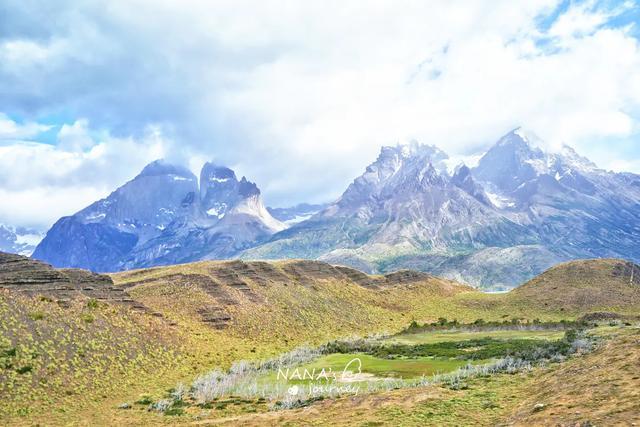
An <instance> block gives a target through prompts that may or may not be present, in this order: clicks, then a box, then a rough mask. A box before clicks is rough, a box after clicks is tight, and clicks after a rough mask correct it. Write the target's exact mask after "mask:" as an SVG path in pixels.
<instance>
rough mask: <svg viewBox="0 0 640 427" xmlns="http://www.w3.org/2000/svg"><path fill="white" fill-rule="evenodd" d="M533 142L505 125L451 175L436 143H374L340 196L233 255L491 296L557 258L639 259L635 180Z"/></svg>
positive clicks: (638, 182) (638, 181) (639, 198)
mask: <svg viewBox="0 0 640 427" xmlns="http://www.w3.org/2000/svg"><path fill="white" fill-rule="evenodd" d="M538 145H540V141H539V140H538V139H537V138H536V137H535V136H534V135H532V134H527V133H526V132H524V131H523V130H522V129H515V130H513V131H511V132H509V133H508V134H507V135H505V136H504V137H502V138H501V139H500V140H499V141H498V142H497V143H496V144H495V145H494V146H493V147H492V148H491V149H489V150H488V151H487V153H485V154H484V156H482V158H481V160H480V162H479V164H478V166H477V167H475V168H469V167H467V166H465V165H461V166H459V167H457V168H456V170H455V171H449V170H447V168H446V160H447V158H448V156H447V155H446V154H445V153H443V152H442V151H441V150H439V149H438V148H436V147H434V146H425V145H420V144H416V143H413V144H409V145H403V146H396V147H384V148H383V149H382V151H381V153H380V155H379V157H378V159H376V161H375V162H374V163H372V164H371V165H370V166H368V167H367V169H366V170H365V172H364V174H363V175H361V176H360V177H358V178H357V179H356V180H355V181H354V182H353V183H352V184H351V185H350V186H349V187H348V188H347V190H346V191H345V192H344V194H343V195H342V197H340V199H339V200H337V201H336V202H335V203H333V204H331V205H330V206H328V207H327V208H325V209H324V210H323V211H322V212H320V213H318V214H316V215H314V216H313V217H311V218H309V219H308V220H306V221H303V222H300V223H299V224H296V225H294V226H293V227H291V228H290V229H287V230H285V231H283V232H280V233H277V234H275V235H274V236H273V237H272V238H271V239H270V240H269V242H267V243H265V244H263V245H260V246H258V247H256V248H252V249H249V250H248V251H246V252H245V253H244V254H243V257H246V258H255V257H257V258H283V257H285V258H286V257H293V258H295V257H308V258H317V259H321V260H324V261H328V262H333V263H341V264H347V265H351V266H354V267H356V268H360V269H363V270H365V271H368V272H385V271H392V270H396V269H401V268H412V269H418V270H422V271H428V272H430V273H434V274H439V275H443V276H445V277H450V278H454V279H456V280H461V281H464V282H467V283H471V284H474V285H477V286H481V287H490V288H492V289H500V288H510V287H513V286H515V285H517V284H519V283H522V282H524V281H526V280H528V279H530V278H531V277H533V276H534V275H536V274H539V273H540V272H542V271H544V270H545V269H547V268H548V267H550V266H551V265H553V264H555V263H557V262H560V261H564V260H570V259H578V258H600V257H607V258H612V257H617V258H627V259H632V260H636V261H637V260H639V259H640V247H638V245H636V244H634V242H635V241H636V240H637V237H638V236H640V176H638V175H634V174H630V173H613V172H608V171H604V170H602V169H598V168H597V167H596V165H595V164H593V163H592V162H590V161H589V160H588V159H585V158H583V157H581V156H579V155H578V154H577V153H576V152H575V151H574V150H572V149H571V148H570V147H567V146H565V147H563V149H562V150H560V151H559V152H545V151H543V150H542V149H541V148H539V146H538Z"/></svg>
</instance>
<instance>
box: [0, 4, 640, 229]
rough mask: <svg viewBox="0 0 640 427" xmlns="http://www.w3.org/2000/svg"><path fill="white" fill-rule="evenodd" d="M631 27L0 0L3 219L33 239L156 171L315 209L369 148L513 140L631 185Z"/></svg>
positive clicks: (637, 90)
mask: <svg viewBox="0 0 640 427" xmlns="http://www.w3.org/2000/svg"><path fill="white" fill-rule="evenodd" d="M639 24H640V5H639V4H638V2H637V1H616V2H613V1H605V2H596V1H577V2H571V1H555V0H535V1H526V2H513V1H511V0H509V1H507V0H505V1H502V0H486V1H481V0H478V1H440V2H439V1H433V2H423V1H337V0H336V1H328V2H322V4H320V2H302V1H284V0H282V1H251V0H241V1H228V2H226V1H217V2H209V1H204V0H202V1H200V0H198V1H196V0H190V1H177V0H175V1H163V2H157V1H152V0H130V1H127V2H108V3H105V2H98V1H91V0H89V1H71V0H61V1H56V2H49V1H30V0H17V1H14V0H0V198H1V199H2V200H3V203H2V204H0V222H5V223H11V224H13V225H30V226H38V227H40V228H46V227H48V226H49V225H50V224H51V223H52V222H53V221H55V220H56V219H57V218H58V217H59V216H62V215H68V214H72V213H74V212H75V211H77V210H79V209H80V208H82V207H83V206H85V205H87V204H88V203H90V202H92V201H94V200H96V199H98V198H100V197H104V196H105V195H106V194H108V193H109V192H110V191H111V190H113V189H114V188H115V187H116V186H118V185H120V184H122V183H123V182H125V181H126V180H128V179H130V178H131V177H133V176H135V175H136V173H137V172H138V171H139V170H140V169H141V168H142V167H143V166H144V165H145V164H146V163H148V162H150V161H152V160H154V159H156V158H158V157H165V158H168V159H170V160H173V161H176V162H181V163H184V164H187V165H188V166H190V167H191V168H193V169H194V170H197V169H198V167H199V166H200V165H201V164H202V163H203V162H204V161H207V160H214V161H216V162H218V163H221V164H226V165H228V166H230V167H233V168H234V169H236V170H237V172H238V173H239V174H244V175H246V176H247V177H248V178H249V179H251V180H254V181H256V182H257V183H258V185H259V186H260V188H261V189H262V191H263V194H264V196H265V198H266V201H267V203H268V204H271V205H278V206H284V205H289V204H294V203H298V202H303V201H309V202H318V201H326V200H331V199H333V198H335V197H337V196H338V195H339V194H340V193H341V192H342V191H343V190H344V189H345V188H346V186H347V185H348V184H349V182H350V181H351V180H352V179H353V178H355V177H356V176H357V175H359V174H360V173H361V172H362V170H363V168H364V167H365V166H366V165H367V164H368V163H370V162H371V161H372V160H373V159H375V157H376V155H377V153H378V151H379V149H380V146H382V145H391V144H396V143H398V142H404V141H409V140H412V139H417V140H418V141H420V142H424V143H428V144H435V145H437V146H439V147H440V148H442V149H443V150H445V151H446V152H448V153H449V154H450V155H452V156H454V157H456V158H460V159H464V158H468V156H472V155H475V154H478V153H481V152H482V151H483V150H486V148H487V147H488V146H489V145H490V144H492V143H493V142H495V141H496V140H497V139H498V138H499V137H500V136H501V135H502V134H504V133H506V132H507V131H509V130H510V129H513V128H514V127H516V126H519V125H522V126H524V127H526V128H527V129H530V130H532V131H533V132H535V133H536V134H538V135H539V136H540V137H541V138H542V139H543V140H544V141H545V144H546V146H547V147H546V148H548V149H550V150H553V149H555V148H557V147H558V146H560V145H561V144H563V143H567V144H569V145H572V146H574V147H575V148H576V149H577V150H578V151H579V152H580V153H582V154H584V155H587V156H588V157H590V158H591V159H592V160H594V161H595V162H596V163H598V164H599V165H600V166H601V167H604V168H607V169H614V170H618V171H623V170H624V171H634V172H638V173H640V144H639V141H640V127H639V124H640V45H639V43H640V42H639V37H640V28H639V27H638V25H639Z"/></svg>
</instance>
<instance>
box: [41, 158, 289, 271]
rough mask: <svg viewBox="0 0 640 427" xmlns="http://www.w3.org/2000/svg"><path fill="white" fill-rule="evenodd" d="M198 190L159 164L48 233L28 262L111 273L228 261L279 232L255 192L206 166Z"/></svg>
mask: <svg viewBox="0 0 640 427" xmlns="http://www.w3.org/2000/svg"><path fill="white" fill-rule="evenodd" d="M200 177H201V182H200V183H198V179H197V178H196V176H195V175H194V174H193V173H191V172H190V171H189V170H188V169H186V168H183V167H181V166H176V165H172V164H169V163H166V162H164V161H162V160H158V161H155V162H153V163H150V164H149V165H147V166H146V167H145V168H144V169H143V170H142V172H140V174H139V175H138V176H136V177H135V178H134V179H132V180H131V181H129V182H127V183H126V184H124V185H123V186H122V187H120V188H118V189H117V190H116V191H114V192H113V193H111V194H110V195H109V196H108V197H107V198H105V199H103V200H99V201H97V202H95V203H93V204H92V205H90V206H88V207H86V208H85V209H83V210H81V211H80V212H78V213H76V214H75V215H72V216H69V217H64V218H61V219H60V220H59V221H58V222H56V223H55V224H54V226H53V227H52V228H51V229H50V230H49V231H48V233H47V235H46V237H45V238H44V239H43V241H42V242H41V243H40V244H39V245H38V247H37V248H36V250H35V251H34V253H33V257H34V258H36V259H41V260H43V261H46V262H49V263H51V264H53V265H54V266H56V267H75V268H86V269H89V270H92V271H99V272H109V271H119V270H123V269H130V268H138V267H150V266H154V265H165V264H175V263H180V262H188V261H195V260H199V259H208V258H226V257H230V256H233V255H234V254H236V253H237V252H239V251H240V250H242V249H246V248H247V247H249V246H250V245H253V244H255V243H256V242H259V241H261V240H265V239H266V238H268V237H269V236H271V235H272V234H273V233H274V232H276V231H279V230H281V229H283V228H284V225H282V224H281V223H280V222H279V221H277V220H275V219H274V218H273V217H271V215H270V214H269V212H268V211H267V210H266V208H265V207H264V205H263V203H262V198H261V196H260V190H259V189H258V187H257V186H256V185H255V184H254V183H252V182H249V181H248V180H247V179H246V178H245V177H242V178H241V179H240V180H238V179H237V178H236V175H235V173H234V172H233V171H232V170H231V169H229V168H226V167H220V166H215V165H213V164H211V163H206V164H205V165H204V167H203V168H202V172H201V174H200Z"/></svg>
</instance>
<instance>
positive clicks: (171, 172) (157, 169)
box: [136, 159, 195, 180]
mask: <svg viewBox="0 0 640 427" xmlns="http://www.w3.org/2000/svg"><path fill="white" fill-rule="evenodd" d="M145 176H170V177H178V178H186V179H188V180H193V179H195V175H194V174H193V173H192V172H191V171H190V170H189V169H187V168H185V167H183V166H179V165H174V164H172V163H168V162H167V161H166V160H164V159H158V160H155V161H153V162H151V163H149V164H148V165H147V166H145V167H144V169H142V172H140V173H139V174H138V176H137V177H136V178H141V177H145Z"/></svg>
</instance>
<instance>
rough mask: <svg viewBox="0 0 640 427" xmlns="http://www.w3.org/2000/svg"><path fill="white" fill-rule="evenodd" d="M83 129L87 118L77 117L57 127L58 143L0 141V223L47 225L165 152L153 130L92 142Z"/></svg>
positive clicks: (165, 143) (167, 147)
mask: <svg viewBox="0 0 640 427" xmlns="http://www.w3.org/2000/svg"><path fill="white" fill-rule="evenodd" d="M88 132H89V131H88V128H87V122H86V121H85V120H80V121H78V122H76V123H75V124H74V125H71V126H63V127H62V128H61V130H60V132H59V134H58V140H60V141H62V142H61V145H59V146H53V145H49V144H43V143H37V142H29V141H14V142H11V143H7V144H5V145H0V183H1V185H0V200H4V201H10V202H8V203H6V202H5V203H2V204H0V222H4V223H9V224H13V225H23V226H31V227H36V228H40V229H44V228H47V227H49V226H50V225H51V224H53V222H55V221H56V220H57V219H58V218H60V217H61V216H64V215H71V214H73V213H75V212H76V211H78V210H80V209H81V208H83V207H85V206H87V205H88V204H90V203H92V202H94V201H96V200H98V199H100V198H102V197H104V196H106V195H108V194H109V193H110V192H111V191H113V190H114V189H115V188H116V187H118V186H120V185H122V184H123V183H124V182H126V181H127V180H129V179H131V178H133V176H134V175H135V174H137V173H138V172H139V171H140V170H141V169H142V168H143V167H144V166H145V165H146V164H147V163H148V162H149V161H150V160H149V159H151V160H153V159H158V158H163V157H166V156H167V155H169V154H170V153H171V151H170V150H171V142H170V141H167V140H166V139H164V138H163V137H162V135H161V134H160V133H159V132H158V131H157V130H156V129H149V130H148V131H147V133H146V134H145V136H144V137H143V138H141V139H139V140H134V139H132V138H115V137H112V136H110V135H103V136H102V137H101V139H100V140H99V141H97V142H94V141H93V140H91V139H86V138H88V137H87V134H88ZM87 141H90V142H91V143H90V144H89V143H87ZM79 144H81V145H79Z"/></svg>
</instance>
